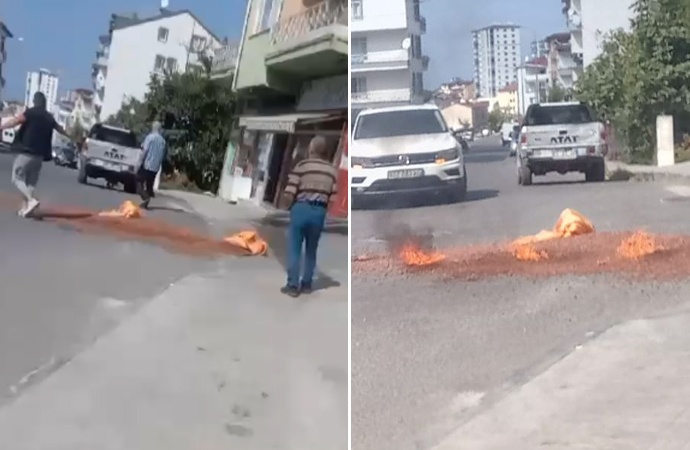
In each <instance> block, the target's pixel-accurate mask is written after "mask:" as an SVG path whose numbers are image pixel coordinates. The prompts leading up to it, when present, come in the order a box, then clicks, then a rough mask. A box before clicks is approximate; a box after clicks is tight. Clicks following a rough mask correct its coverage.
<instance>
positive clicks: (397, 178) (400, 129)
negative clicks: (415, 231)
mask: <svg viewBox="0 0 690 450" xmlns="http://www.w3.org/2000/svg"><path fill="white" fill-rule="evenodd" d="M350 165H351V168H350V171H349V172H350V186H351V197H352V202H353V205H355V204H356V203H357V202H358V201H360V200H362V199H363V198H364V197H374V196H377V197H379V198H380V196H390V195H394V194H418V193H419V194H432V195H435V194H442V195H445V196H447V197H448V198H449V199H451V200H454V201H462V200H464V199H465V196H466V194H467V176H466V173H465V164H464V159H463V154H462V147H461V146H460V144H459V143H458V141H457V139H455V137H454V136H453V135H452V133H451V131H450V129H449V128H448V125H447V124H446V122H445V120H444V119H443V116H442V115H441V111H440V110H439V109H438V107H437V106H435V105H410V106H398V107H391V108H379V109H369V110H365V111H362V112H361V113H360V114H359V115H358V116H357V119H356V120H355V124H354V128H353V132H352V145H351V147H350Z"/></svg>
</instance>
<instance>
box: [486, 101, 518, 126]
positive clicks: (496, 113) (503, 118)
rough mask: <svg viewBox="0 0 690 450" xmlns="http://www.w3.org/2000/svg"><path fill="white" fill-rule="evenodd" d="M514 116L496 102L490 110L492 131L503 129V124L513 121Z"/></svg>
mask: <svg viewBox="0 0 690 450" xmlns="http://www.w3.org/2000/svg"><path fill="white" fill-rule="evenodd" d="M512 119H513V117H512V115H511V114H510V113H508V112H507V111H504V110H502V109H501V107H500V106H498V103H496V104H495V105H494V107H493V109H492V110H491V111H490V112H489V119H488V120H489V129H491V130H492V131H498V130H500V129H501V125H503V124H504V123H505V122H510V121H512Z"/></svg>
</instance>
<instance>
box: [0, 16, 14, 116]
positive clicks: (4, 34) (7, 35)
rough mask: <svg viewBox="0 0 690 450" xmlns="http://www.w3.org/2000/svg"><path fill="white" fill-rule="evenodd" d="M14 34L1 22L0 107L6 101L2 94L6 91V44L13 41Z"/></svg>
mask: <svg viewBox="0 0 690 450" xmlns="http://www.w3.org/2000/svg"><path fill="white" fill-rule="evenodd" d="M12 37H13V36H12V33H11V32H10V29H9V28H7V25H5V22H3V21H0V105H1V104H2V102H3V101H4V100H5V99H4V97H3V95H2V93H3V91H4V90H5V76H4V72H3V66H4V65H5V63H6V62H7V46H6V45H5V42H6V41H7V39H11V38H12Z"/></svg>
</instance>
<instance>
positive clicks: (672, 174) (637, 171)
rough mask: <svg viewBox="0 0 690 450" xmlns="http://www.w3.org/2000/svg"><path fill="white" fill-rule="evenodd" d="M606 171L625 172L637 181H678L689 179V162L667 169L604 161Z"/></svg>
mask: <svg viewBox="0 0 690 450" xmlns="http://www.w3.org/2000/svg"><path fill="white" fill-rule="evenodd" d="M606 169H607V170H608V171H609V172H615V171H617V170H622V171H627V172H630V173H632V174H633V179H636V180H638V181H655V180H669V179H670V180H674V179H675V180H678V179H686V178H690V162H683V163H678V164H675V165H673V166H668V167H657V166H645V165H639V164H625V163H622V162H618V161H606Z"/></svg>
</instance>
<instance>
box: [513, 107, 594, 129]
mask: <svg viewBox="0 0 690 450" xmlns="http://www.w3.org/2000/svg"><path fill="white" fill-rule="evenodd" d="M592 121H593V119H592V114H591V112H590V111H589V108H587V106H585V105H554V106H541V105H534V106H531V107H530V108H529V109H528V110H527V117H526V118H525V123H526V124H527V125H528V126H530V125H532V126H539V125H567V124H581V123H589V122H592Z"/></svg>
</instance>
